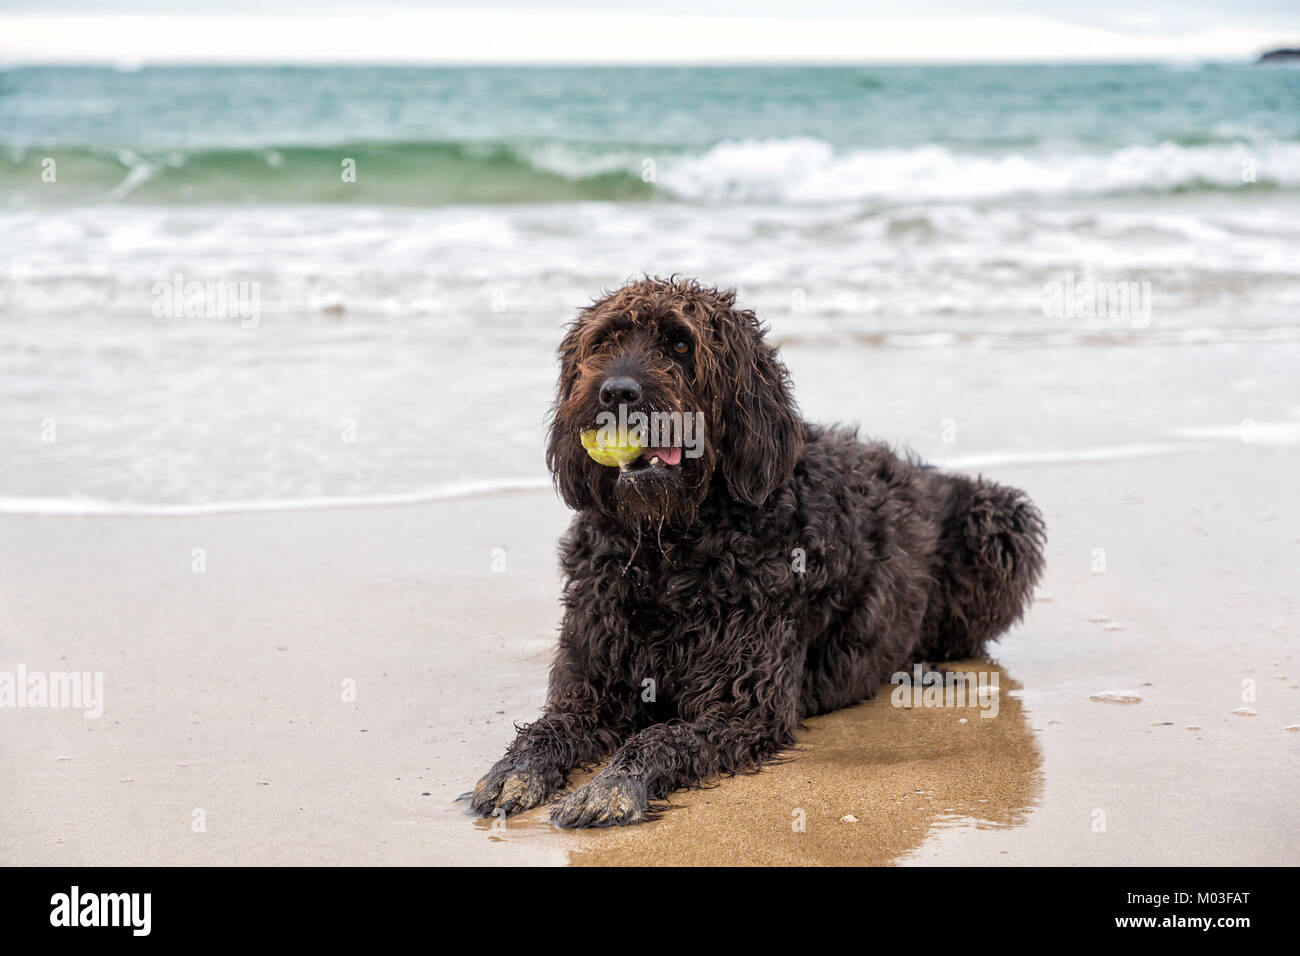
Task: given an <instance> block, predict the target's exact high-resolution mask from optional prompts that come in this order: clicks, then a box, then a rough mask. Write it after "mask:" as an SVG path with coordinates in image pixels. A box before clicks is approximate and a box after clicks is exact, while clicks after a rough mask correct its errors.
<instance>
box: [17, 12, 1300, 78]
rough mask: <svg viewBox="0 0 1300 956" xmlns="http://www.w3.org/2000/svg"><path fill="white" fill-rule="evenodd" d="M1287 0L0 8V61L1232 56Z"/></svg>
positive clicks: (1274, 40) (1296, 35) (1297, 29)
mask: <svg viewBox="0 0 1300 956" xmlns="http://www.w3.org/2000/svg"><path fill="white" fill-rule="evenodd" d="M1278 45H1300V0H1235V2H1229V0H1155V2H1146V3H1143V2H1135V0H1054V2H1048V0H1018V2H1013V0H964V2H956V0H939V2H934V3H927V2H919V0H918V2H912V3H902V4H900V3H899V2H897V0H891V2H884V0H879V2H878V0H858V2H849V0H798V2H791V0H787V2H784V3H781V2H776V0H748V2H744V3H726V2H720V0H655V2H653V3H650V2H647V0H572V2H568V3H563V4H551V3H537V4H521V3H517V2H516V3H499V2H493V0H486V2H478V3H474V4H468V3H466V2H465V0H460V2H440V0H426V2H419V0H405V2H403V0H378V2H375V3H358V2H356V0H351V2H339V0H279V2H277V0H261V2H258V0H220V2H217V0H192V2H187V3H177V2H170V3H169V2H165V0H122V2H117V3H112V4H111V6H110V4H108V3H106V2H104V0H0V62H7V63H14V62H108V63H140V62H146V63H147V62H196V61H203V62H250V61H252V62H259V61H260V62H446V63H458V62H488V63H492V62H516V63H566V62H568V63H574V62H576V63H612V64H617V63H741V62H771V63H782V62H803V63H818V62H866V63H872V62H876V63H884V62H899V61H920V62H926V61H958V62H966V61H1017V60H1030V61H1042V60H1134V59H1165V60H1189V59H1246V58H1249V57H1251V56H1253V55H1254V54H1256V53H1258V52H1260V51H1261V50H1263V49H1267V48H1270V47H1274V46H1278Z"/></svg>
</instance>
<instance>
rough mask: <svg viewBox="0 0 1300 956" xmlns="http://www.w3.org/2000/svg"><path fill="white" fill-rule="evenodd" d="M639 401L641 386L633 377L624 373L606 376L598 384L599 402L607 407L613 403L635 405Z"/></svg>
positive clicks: (610, 406)
mask: <svg viewBox="0 0 1300 956" xmlns="http://www.w3.org/2000/svg"><path fill="white" fill-rule="evenodd" d="M639 401H641V386H640V384H639V383H638V382H637V380H636V379H634V378H629V377H628V376H626V375H622V376H619V377H618V378H607V379H605V383H604V384H603V385H601V386H600V404H602V405H604V406H606V407H607V408H613V407H614V406H615V405H635V404H636V403H637V402H639Z"/></svg>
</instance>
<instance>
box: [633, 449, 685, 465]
mask: <svg viewBox="0 0 1300 956" xmlns="http://www.w3.org/2000/svg"><path fill="white" fill-rule="evenodd" d="M656 455H658V456H659V460H660V461H662V462H663V463H664V464H665V465H680V464H681V462H682V450H681V448H647V449H646V450H645V451H643V452H642V453H641V457H642V458H644V459H645V460H646V461H649V460H650V459H651V458H654V457H655V456H656Z"/></svg>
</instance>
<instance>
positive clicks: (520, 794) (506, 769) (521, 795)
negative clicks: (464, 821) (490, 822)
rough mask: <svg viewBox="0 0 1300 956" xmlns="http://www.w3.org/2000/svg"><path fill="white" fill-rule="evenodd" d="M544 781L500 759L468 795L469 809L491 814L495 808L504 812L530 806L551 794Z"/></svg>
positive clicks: (517, 810)
mask: <svg viewBox="0 0 1300 956" xmlns="http://www.w3.org/2000/svg"><path fill="white" fill-rule="evenodd" d="M550 792H551V790H550V787H548V786H547V784H546V781H545V780H544V779H543V778H542V777H541V776H539V775H537V774H535V773H529V772H528V771H527V770H516V769H515V768H514V766H512V765H511V764H510V763H509V762H508V761H505V760H502V761H501V762H500V763H498V764H497V765H496V766H495V767H493V768H492V769H491V770H489V771H488V772H487V773H486V774H485V775H484V776H483V779H482V780H480V781H479V782H478V783H477V784H476V785H475V786H474V792H473V793H471V794H470V795H469V805H470V809H471V810H473V811H474V812H475V813H477V814H478V815H479V816H483V817H490V816H492V815H493V814H494V813H495V812H496V811H497V810H503V811H505V814H506V816H509V815H510V814H512V813H521V812H523V811H524V810H531V809H532V808H533V807H535V806H537V805H538V804H539V803H541V802H542V801H543V800H545V799H546V798H547V797H548V796H549V795H550Z"/></svg>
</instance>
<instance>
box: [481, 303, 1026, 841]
mask: <svg viewBox="0 0 1300 956" xmlns="http://www.w3.org/2000/svg"><path fill="white" fill-rule="evenodd" d="M687 342H689V343H690V346H691V347H690V348H687V350H686V351H682V350H681V349H678V348H676V344H681V343H687ZM675 343H676V344H675ZM670 349H671V350H672V353H675V355H676V357H674V354H670V351H669V350H670ZM560 363H561V369H560V381H559V387H558V391H557V399H556V405H555V410H554V414H553V417H552V422H551V429H550V435H549V440H548V444H547V463H548V465H549V466H550V469H551V472H552V474H553V475H554V477H555V483H556V487H557V489H558V490H559V492H560V494H561V496H562V497H563V498H564V500H565V501H566V502H567V503H568V504H569V505H570V507H572V508H573V509H574V511H575V512H576V515H575V518H574V521H573V524H572V526H571V527H570V529H569V532H568V534H566V535H565V538H564V540H563V542H562V543H561V549H560V562H561V568H562V570H563V574H564V581H565V584H564V620H563V624H562V625H561V630H560V641H559V649H558V652H557V655H556V658H555V663H554V665H553V667H552V670H551V679H550V691H549V694H548V698H547V707H546V712H545V713H544V714H543V715H542V716H541V717H540V718H539V719H538V720H537V721H535V722H534V723H532V724H529V725H527V726H525V727H523V728H521V729H520V732H519V735H518V737H517V738H516V740H515V742H514V744H512V745H511V747H510V749H509V750H508V751H507V753H506V755H505V757H504V758H503V759H502V760H500V761H498V763H497V765H496V766H495V767H493V768H492V770H491V771H490V772H489V773H488V774H487V775H486V776H484V777H483V779H482V780H480V781H479V785H478V787H477V788H476V789H475V791H474V793H473V795H472V797H471V800H472V805H473V808H474V810H475V811H476V812H478V813H481V814H484V815H491V814H493V813H496V812H498V811H503V812H505V813H513V812H515V811H517V810H526V809H528V808H529V807H532V806H536V805H537V804H539V803H541V802H543V801H545V800H547V799H549V798H551V797H552V796H554V795H555V794H556V793H557V792H558V791H559V790H561V789H563V788H564V786H565V784H566V782H567V780H568V775H569V774H570V772H571V771H573V770H574V769H575V768H577V767H579V766H583V765H591V764H594V763H597V762H599V761H601V760H603V759H605V758H609V764H608V766H607V767H606V769H605V770H603V771H602V772H600V773H599V774H597V775H596V776H595V777H594V778H593V779H592V780H591V781H589V782H588V783H586V784H584V785H583V786H582V787H580V788H578V789H576V790H574V791H573V792H572V793H569V794H567V795H566V796H564V798H563V800H562V801H561V802H560V803H558V804H557V806H556V809H555V811H554V812H553V814H552V820H553V821H554V822H555V823H556V824H557V825H560V826H609V825H621V824H628V823H635V822H639V821H641V820H645V819H647V818H648V816H650V815H651V813H650V811H651V809H652V806H651V803H650V801H655V800H661V799H663V798H664V797H666V796H667V795H668V794H669V793H671V792H672V791H673V790H675V789H677V788H680V787H688V786H699V785H702V784H703V783H705V782H707V781H709V780H713V779H716V778H717V777H719V776H720V775H725V774H734V773H740V772H744V771H747V770H754V769H756V768H757V767H759V766H760V765H761V764H762V763H763V762H764V761H766V760H770V759H771V758H773V757H774V756H776V755H777V754H779V753H780V752H781V751H783V750H785V749H787V748H789V747H790V746H791V745H792V744H793V742H794V739H795V736H794V735H795V731H796V730H797V729H798V727H799V721H800V720H801V719H803V718H804V717H808V716H812V715H815V714H820V713H824V712H826V711H828V710H834V709H836V708H839V707H845V706H848V705H850V704H853V703H856V702H858V701H861V700H864V699H866V698H869V697H871V696H873V695H875V694H876V692H877V691H878V690H879V689H880V688H881V687H882V686H887V685H888V681H889V679H890V675H891V674H892V673H894V672H896V671H898V670H899V669H902V668H910V666H911V663H912V662H914V661H928V662H936V661H941V660H949V659H955V658H964V657H972V656H976V655H979V654H982V653H983V652H984V649H985V647H986V645H987V644H988V642H990V641H993V640H996V639H997V638H998V636H999V635H1000V634H1001V633H1002V632H1003V631H1004V630H1005V629H1006V628H1008V627H1010V626H1011V625H1012V624H1013V623H1015V622H1016V621H1018V620H1019V619H1020V618H1021V616H1022V615H1023V614H1024V612H1025V610H1026V608H1027V607H1028V606H1029V603H1030V600H1031V597H1032V594H1033V588H1034V583H1035V582H1036V580H1037V579H1038V576H1039V574H1040V573H1041V571H1042V568H1043V545H1044V542H1045V532H1044V528H1043V522H1042V518H1041V516H1040V515H1039V512H1038V509H1037V508H1035V507H1034V505H1033V503H1032V502H1031V501H1030V500H1029V499H1028V498H1027V497H1026V496H1025V495H1024V494H1023V493H1022V492H1020V491H1017V490H1016V489H1014V488H1005V487H1002V486H999V485H995V484H993V483H991V482H987V481H984V480H982V479H971V478H967V477H965V476H962V475H948V474H943V473H941V472H938V471H936V470H934V469H933V468H930V467H929V466H926V465H923V464H921V463H920V462H918V461H917V460H916V459H915V458H913V457H912V456H910V455H898V454H896V453H895V452H894V451H893V450H892V449H891V448H889V447H888V446H886V445H883V444H880V443H873V442H864V441H861V440H859V439H858V437H857V435H856V433H854V432H852V431H848V430H845V429H837V428H822V427H819V426H816V425H812V424H807V423H805V422H804V421H803V420H802V418H801V417H800V416H799V414H798V411H797V409H796V407H795V404H794V401H793V398H792V396H791V393H790V384H789V378H788V375H787V373H786V370H785V367H784V365H783V364H782V363H781V361H780V359H779V357H778V356H777V354H776V350H775V349H774V348H773V347H772V346H771V345H769V344H768V343H767V342H766V340H765V339H764V334H763V329H762V327H761V326H760V325H759V323H758V321H757V319H756V318H755V317H754V315H753V313H751V312H747V311H742V310H739V309H737V308H736V306H735V297H734V293H732V292H719V291H718V290H716V289H709V288H705V287H703V286H701V285H699V284H698V283H696V282H693V281H679V280H661V279H645V280H642V281H639V282H634V283H631V284H630V285H628V286H626V287H624V288H623V289H620V290H618V291H617V292H615V293H613V294H611V295H609V296H607V297H605V298H604V299H602V300H600V301H598V302H596V303H595V304H593V305H592V306H591V307H590V308H588V309H585V310H584V311H583V312H582V313H581V314H580V315H579V317H578V320H577V321H576V322H574V323H573V324H572V325H571V326H570V327H569V329H568V331H567V333H566V335H565V337H564V340H563V341H562V343H561V345H560ZM622 376H629V377H634V378H635V381H636V383H637V384H638V386H639V389H638V390H636V391H639V394H637V396H636V401H637V402H639V403H641V405H642V406H643V407H644V408H646V409H670V410H675V411H682V412H697V411H698V413H699V415H700V416H701V418H702V420H703V422H704V426H705V434H704V435H703V438H702V445H701V446H700V448H701V450H702V452H703V454H702V455H700V456H699V457H691V458H687V457H686V456H685V454H683V457H682V460H681V462H680V463H679V464H678V465H667V464H666V463H665V464H663V465H662V468H663V469H664V470H663V471H659V470H655V471H653V472H646V473H643V474H637V475H635V476H631V475H628V474H625V473H621V472H620V470H619V469H617V468H611V467H604V466H601V465H599V464H597V463H596V462H594V461H593V460H592V459H591V458H590V457H589V456H588V455H587V454H586V452H585V450H584V449H583V447H582V443H581V441H580V434H581V432H582V431H583V430H584V429H588V428H591V427H593V424H594V423H595V419H596V417H597V415H598V414H599V413H600V411H601V395H604V394H606V393H605V391H604V389H603V387H602V384H601V383H602V382H610V381H614V380H615V379H616V378H618V377H622ZM628 394H633V391H629V392H628ZM645 454H649V453H648V452H643V455H645ZM650 467H655V468H656V469H657V468H659V467H660V466H653V465H651V466H650ZM647 530H650V531H651V532H652V537H651V539H650V542H651V543H649V544H647V543H646V542H645V541H643V539H644V538H645V537H646V535H645V533H644V532H645V531H647ZM656 542H657V543H658V544H659V547H655V546H654V544H655V543H656ZM647 681H649V682H651V684H652V686H653V688H654V693H653V694H651V695H649V696H647V695H646V694H645V693H644V689H645V688H646V686H647V683H646V682H647Z"/></svg>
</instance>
